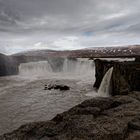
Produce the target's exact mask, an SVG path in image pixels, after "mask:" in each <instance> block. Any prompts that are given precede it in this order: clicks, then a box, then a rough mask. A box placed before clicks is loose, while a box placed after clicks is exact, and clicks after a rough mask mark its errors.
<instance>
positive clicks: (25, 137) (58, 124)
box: [0, 92, 140, 140]
mask: <svg viewBox="0 0 140 140" xmlns="http://www.w3.org/2000/svg"><path fill="white" fill-rule="evenodd" d="M138 139H140V92H133V93H130V94H128V95H121V96H120V95H119V96H115V97H108V98H93V99H90V100H86V101H84V102H83V103H81V104H79V105H77V106H75V107H73V108H71V109H70V110H68V111H66V112H64V113H62V114H58V115H57V116H56V117H54V118H53V119H52V120H51V121H46V122H35V123H30V124H26V125H23V126H21V127H20V128H19V129H18V130H15V131H13V132H12V133H9V134H4V135H2V136H0V140H138Z"/></svg>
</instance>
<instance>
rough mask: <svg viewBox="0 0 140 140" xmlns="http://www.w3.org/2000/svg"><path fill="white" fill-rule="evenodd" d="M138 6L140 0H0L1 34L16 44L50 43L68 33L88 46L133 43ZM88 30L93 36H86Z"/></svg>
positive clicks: (138, 20) (137, 29) (139, 31)
mask: <svg viewBox="0 0 140 140" xmlns="http://www.w3.org/2000/svg"><path fill="white" fill-rule="evenodd" d="M139 7H140V0H135V1H132V0H117V1H116V0H101V1H99V0H0V35H1V36H3V38H4V40H5V41H9V40H14V41H13V42H15V46H16V45H19V44H21V46H25V45H27V43H24V42H28V44H30V45H31V43H33V45H34V43H35V42H40V41H42V42H46V40H47V41H48V42H49V43H48V44H49V45H50V44H51V43H52V44H55V43H53V42H57V41H56V40H61V42H62V41H63V39H60V37H62V38H63V37H66V38H67V37H68V36H76V37H77V38H79V42H80V44H83V45H84V46H85V47H86V46H88V44H90V45H92V46H95V45H97V46H98V45H100V44H101V45H104V42H105V43H108V45H109V44H110V45H112V44H113V43H114V42H115V41H117V40H118V42H119V40H120V43H121V44H125V43H126V42H127V43H131V42H132V43H133V42H134V40H135V41H136V42H137V40H138V37H137V36H138V35H139V34H140V26H139V25H140V11H139ZM86 32H92V38H93V39H88V38H89V37H86V38H84V39H83V38H82V36H84V35H85V34H84V33H86ZM112 35H113V37H112ZM128 35H130V36H133V40H131V41H130V38H129V36H128ZM6 36H8V38H7V37H6ZM101 38H105V39H106V41H105V40H104V39H102V40H103V42H101V41H102V40H101ZM115 38H116V40H115ZM121 38H124V40H125V41H123V39H121ZM15 40H16V41H15ZM83 40H84V42H83ZM10 42H11V41H10ZM17 42H18V43H17ZM64 42H66V40H64ZM42 44H44V43H42ZM13 45H14V43H13ZM27 46H28V45H27ZM52 47H54V48H55V46H52ZM75 47H76V46H75ZM25 48H26V47H25ZM66 49H67V48H66Z"/></svg>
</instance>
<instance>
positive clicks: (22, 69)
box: [19, 59, 95, 83]
mask: <svg viewBox="0 0 140 140" xmlns="http://www.w3.org/2000/svg"><path fill="white" fill-rule="evenodd" d="M54 67H55V71H57V72H55V71H54ZM59 67H60V66H59ZM61 67H62V70H57V69H59V68H58V67H57V66H52V63H51V64H49V62H48V61H40V62H29V63H23V64H21V65H20V66H19V75H20V76H24V77H30V78H33V77H43V76H45V78H54V77H56V78H60V79H64V78H66V79H83V80H89V77H90V79H92V83H93V82H94V72H95V70H94V62H93V60H88V59H77V60H71V59H65V60H64V62H63V64H62V66H61ZM91 76H92V77H93V78H91Z"/></svg>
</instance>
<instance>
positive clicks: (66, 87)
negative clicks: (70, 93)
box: [44, 84, 70, 91]
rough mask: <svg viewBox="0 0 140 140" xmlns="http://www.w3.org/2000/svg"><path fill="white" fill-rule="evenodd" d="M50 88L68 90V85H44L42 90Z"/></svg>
mask: <svg viewBox="0 0 140 140" xmlns="http://www.w3.org/2000/svg"><path fill="white" fill-rule="evenodd" d="M52 89H55V90H61V91H62V90H70V87H68V86H67V85H57V84H55V85H45V88H44V90H52Z"/></svg>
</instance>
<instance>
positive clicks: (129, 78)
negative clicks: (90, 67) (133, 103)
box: [94, 59, 140, 95]
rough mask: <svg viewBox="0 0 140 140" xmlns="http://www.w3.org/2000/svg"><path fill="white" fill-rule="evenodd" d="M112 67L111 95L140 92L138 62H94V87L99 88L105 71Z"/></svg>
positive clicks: (139, 63)
mask: <svg viewBox="0 0 140 140" xmlns="http://www.w3.org/2000/svg"><path fill="white" fill-rule="evenodd" d="M111 67H114V70H113V74H112V82H111V83H112V92H111V94H112V95H119V94H126V93H128V92H130V91H140V86H139V83H140V62H139V61H138V59H136V61H128V62H118V61H106V60H99V59H97V60H95V68H96V70H95V71H96V74H95V77H96V81H95V83H94V87H96V88H99V86H100V83H101V81H102V79H103V76H104V75H105V73H106V72H107V70H108V69H109V68H111Z"/></svg>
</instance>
